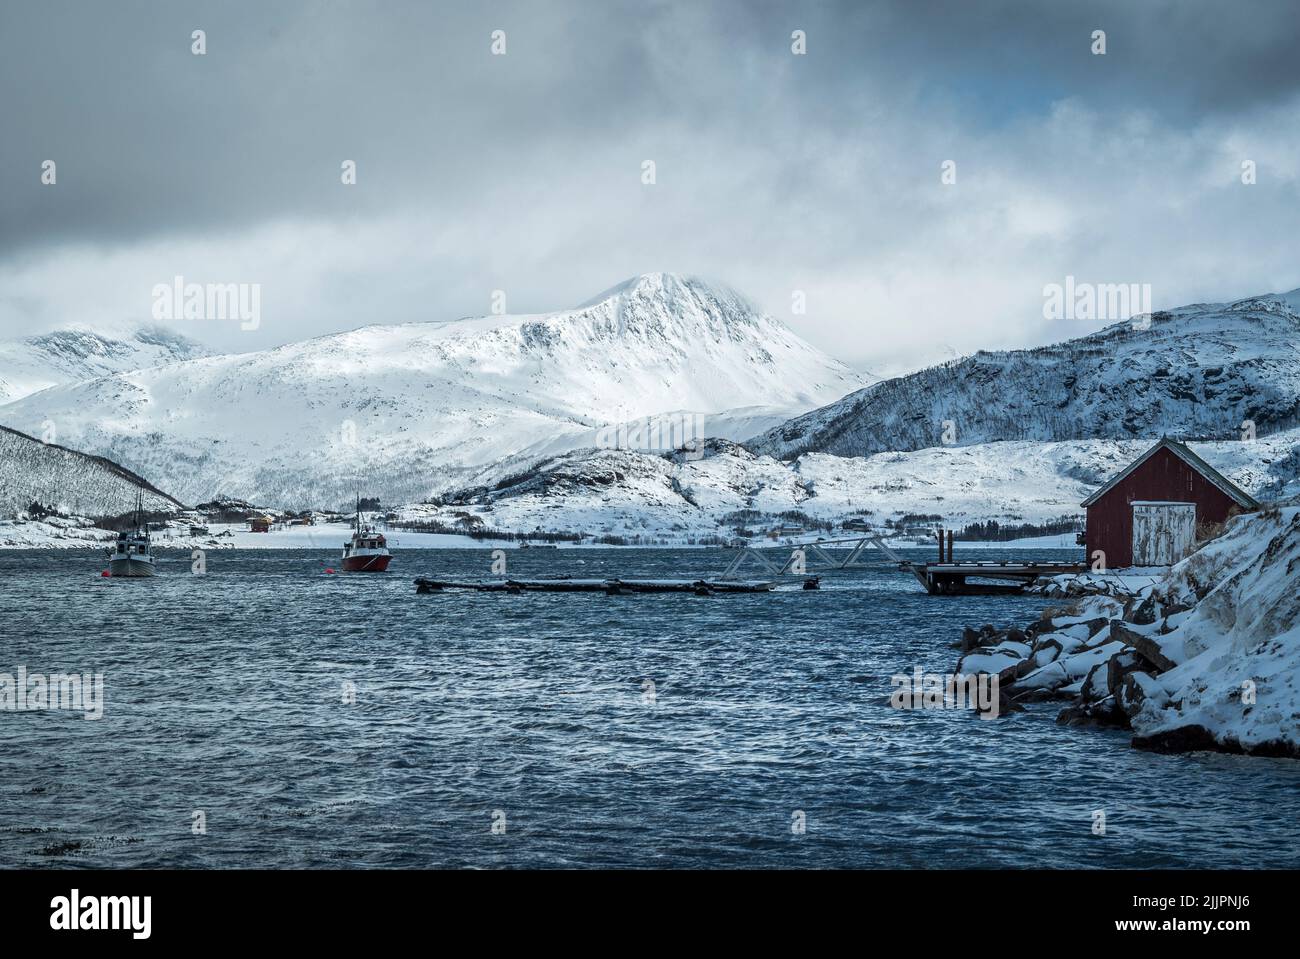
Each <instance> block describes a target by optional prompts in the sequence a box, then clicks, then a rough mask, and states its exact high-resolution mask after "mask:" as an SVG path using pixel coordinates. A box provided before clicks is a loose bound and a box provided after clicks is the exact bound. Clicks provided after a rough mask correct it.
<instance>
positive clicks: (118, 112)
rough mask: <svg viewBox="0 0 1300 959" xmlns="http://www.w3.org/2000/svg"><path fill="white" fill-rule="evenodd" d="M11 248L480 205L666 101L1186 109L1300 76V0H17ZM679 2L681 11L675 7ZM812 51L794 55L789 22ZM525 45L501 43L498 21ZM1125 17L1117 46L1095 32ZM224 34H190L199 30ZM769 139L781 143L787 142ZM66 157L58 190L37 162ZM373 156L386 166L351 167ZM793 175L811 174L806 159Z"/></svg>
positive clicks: (765, 108) (7, 174)
mask: <svg viewBox="0 0 1300 959" xmlns="http://www.w3.org/2000/svg"><path fill="white" fill-rule="evenodd" d="M0 17H2V18H3V29H2V30H0V90H3V91H4V92H3V95H2V96H3V100H2V103H0V109H2V111H3V129H4V139H3V141H2V142H0V175H2V176H3V179H4V190H3V193H2V194H0V231H2V232H0V249H3V250H4V251H5V252H7V253H9V254H13V253H14V252H16V251H17V250H18V249H26V250H30V249H31V248H32V246H33V245H35V244H40V243H47V242H51V241H58V240H61V239H65V238H71V237H76V238H85V239H91V240H94V241H97V242H111V241H114V240H120V239H128V238H131V237H135V236H139V235H141V234H150V233H164V234H166V233H172V232H186V231H191V230H200V229H214V228H215V229H222V228H238V227H243V226H246V225H248V223H249V222H250V221H251V220H256V219H261V218H270V217H277V216H283V215H286V214H289V215H292V214H299V213H300V214H304V215H310V216H318V215H325V216H339V217H347V216H349V215H353V214H355V213H356V212H358V207H361V208H363V209H364V208H367V207H370V208H381V207H396V206H401V205H404V204H409V203H411V202H413V201H415V200H419V201H420V202H432V203H434V204H435V206H434V208H433V211H434V213H435V214H437V213H444V214H452V213H454V212H459V213H461V214H465V213H468V212H470V211H472V209H473V206H474V204H473V198H474V197H475V195H479V194H481V193H483V192H485V191H490V188H491V183H492V182H493V179H494V178H499V177H506V176H518V175H520V173H519V170H520V166H521V165H525V164H527V162H528V161H529V159H530V158H533V157H536V156H537V155H538V154H542V153H556V154H563V153H564V152H566V151H573V152H579V151H582V150H584V149H585V148H586V147H588V146H589V145H590V144H592V143H593V142H594V141H608V140H611V139H617V138H632V137H634V136H635V135H636V134H637V132H638V131H640V130H643V129H646V128H648V127H652V126H654V125H656V124H659V123H671V124H675V125H680V126H687V127H690V126H695V125H700V124H710V125H715V126H720V127H723V128H726V129H728V130H731V131H734V132H735V134H736V135H737V136H738V137H739V138H740V141H741V142H749V143H750V145H751V146H753V145H754V141H757V142H758V143H762V142H765V141H771V140H777V141H779V140H780V139H781V138H782V137H783V136H785V137H797V136H798V135H799V133H800V131H801V130H802V129H803V128H804V127H805V126H806V125H810V124H816V125H820V126H824V125H828V124H829V125H837V126H839V127H841V128H842V129H843V130H844V132H845V133H846V134H850V135H851V133H852V131H853V127H854V121H855V117H857V116H858V115H859V114H858V110H860V109H870V108H872V107H875V108H878V107H879V106H880V104H879V98H880V97H890V98H896V100H897V101H898V102H900V103H910V104H911V105H912V106H913V107H914V108H916V109H922V108H925V106H926V105H927V104H930V103H933V102H936V101H940V100H952V101H954V102H956V103H958V104H960V105H961V106H962V108H963V109H964V110H969V111H974V112H975V113H976V114H982V115H985V116H986V117H987V122H988V123H989V124H990V125H996V124H999V123H1001V122H1003V121H1004V120H1005V119H1006V117H1007V116H1008V115H1014V114H1016V113H1019V112H1023V111H1036V110H1041V109H1042V108H1043V107H1044V106H1045V105H1046V104H1047V103H1048V102H1050V101H1051V100H1052V99H1055V98H1058V97H1062V96H1070V95H1078V96H1083V97H1085V98H1086V99H1088V100H1089V101H1091V102H1095V103H1096V104H1098V105H1100V106H1103V107H1110V106H1122V105H1138V106H1144V107H1149V108H1152V109H1155V110H1158V111H1165V112H1167V113H1169V114H1170V115H1171V116H1173V117H1174V118H1175V119H1176V120H1177V121H1183V122H1185V121H1189V120H1191V119H1192V118H1194V117H1197V116H1200V115H1202V114H1203V113H1204V112H1205V111H1215V110H1239V109H1249V108H1251V107H1252V106H1255V105H1258V104H1260V103H1263V102H1266V101H1269V100H1273V99H1277V98H1282V97H1285V96H1286V95H1288V94H1289V93H1291V92H1292V91H1294V90H1295V88H1296V86H1297V84H1300V56H1296V55H1295V50H1296V34H1297V30H1296V15H1295V9H1294V6H1293V5H1291V4H1288V3H1281V2H1279V3H1261V4H1246V5H1244V6H1237V5H1224V4H1210V3H1187V2H1172V3H1140V4H1134V3H1129V2H1115V3H1101V4H1087V3H1081V4H1059V3H1008V2H1002V3H998V2H983V3H972V2H958V0H953V2H945V3H940V2H899V3H886V4H882V3H877V4H872V3H861V2H847V3H841V4H826V3H820V2H817V3H804V4H798V3H757V4H755V3H743V2H733V3H717V4H704V5H694V4H682V5H672V4H664V3H644V2H637V3H621V4H616V3H602V2H596V0H589V2H580V3H569V2H566V3H560V2H554V0H552V2H533V3H518V4H477V3H441V4H439V3H410V4H398V3H378V2H375V3H364V4H346V3H291V2H279V3H261V2H258V3H234V4H230V3H159V2H155V3H142V2H136V3H113V4H104V3H95V2H91V0H83V2H54V3H46V2H42V3H26V2H9V3H6V4H5V5H4V7H3V13H0ZM674 24H675V27H674V26H673V25H674ZM795 27H798V28H802V29H805V30H806V31H808V33H809V36H810V44H811V46H812V50H813V53H814V54H815V55H814V56H812V57H810V58H808V59H807V60H806V61H805V62H803V63H800V64H799V71H800V75H799V76H797V77H796V76H793V75H791V72H790V68H789V51H788V45H789V33H790V30H791V29H792V28H795ZM496 28H502V29H506V30H507V38H508V44H509V53H508V55H507V56H505V57H499V58H494V57H488V56H485V51H486V49H487V45H488V42H489V41H488V36H489V33H490V31H491V30H493V29H496ZM1094 28H1103V29H1105V30H1106V31H1107V38H1108V44H1109V51H1108V56H1107V57H1106V58H1104V59H1103V58H1097V57H1093V56H1091V55H1090V54H1089V51H1088V42H1087V39H1086V38H1087V36H1088V34H1089V33H1090V32H1091V30H1092V29H1094ZM193 29H203V30H205V31H206V33H207V43H208V53H207V55H206V56H204V57H195V56H192V55H191V53H190V42H191V41H190V33H191V31H192V30H193ZM769 148H771V147H769ZM47 158H54V159H56V162H58V164H59V173H60V177H61V184H60V189H59V190H57V191H44V192H43V191H42V190H41V188H40V184H39V181H38V178H37V173H38V171H39V162H40V161H41V160H44V159H47ZM344 158H348V159H356V160H357V161H358V162H359V164H360V166H361V171H362V172H361V175H362V177H364V180H365V182H366V186H367V189H366V190H364V191H355V192H354V193H351V194H341V193H340V191H338V190H337V189H335V182H336V179H337V176H336V174H337V169H338V164H339V162H341V160H342V159H344ZM786 173H787V175H789V176H791V177H796V178H797V171H796V170H793V169H792V170H787V171H786Z"/></svg>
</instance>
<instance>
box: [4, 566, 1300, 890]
mask: <svg viewBox="0 0 1300 959" xmlns="http://www.w3.org/2000/svg"><path fill="white" fill-rule="evenodd" d="M917 555H918V556H919V555H920V554H917ZM1054 555H1055V556H1057V557H1059V556H1060V555H1061V554H1051V553H1046V552H1045V553H1040V554H1037V555H1036V556H1035V558H1052V557H1053V556H1054ZM1026 558H1028V557H1026ZM489 561H490V559H489V555H488V553H487V552H486V551H441V550H439V551H432V550H431V551H417V550H406V551H402V552H400V553H398V559H397V561H396V562H395V563H394V566H393V570H392V571H391V572H390V573H388V574H386V575H360V574H357V575H350V576H349V575H326V574H324V573H323V569H324V568H325V567H326V566H327V565H331V564H335V563H336V562H337V557H336V556H335V554H334V553H332V552H331V553H324V552H321V553H313V552H300V551H277V552H270V551H268V552H261V551H238V552H225V553H212V554H209V565H208V573H207V575H204V576H194V575H191V574H190V571H189V570H190V563H189V557H188V554H182V553H179V552H174V553H170V554H168V553H164V554H162V557H161V559H160V570H161V572H162V575H161V576H159V577H158V578H157V579H154V580H151V581H124V580H105V579H101V578H100V577H99V575H98V573H99V570H100V568H101V567H102V565H103V564H102V562H101V561H100V559H99V556H98V554H91V553H77V552H56V551H49V552H17V551H10V552H0V651H2V653H0V672H10V673H13V672H15V671H16V670H17V668H18V667H19V666H26V667H27V669H28V670H29V671H30V672H45V673H48V672H52V671H79V672H80V671H102V672H103V673H104V674H105V684H106V696H107V704H106V707H105V713H104V716H103V718H102V719H101V720H98V721H87V720H85V719H83V718H81V717H80V716H79V715H77V714H71V713H67V712H55V711H46V712H0V866H36V867H42V866H49V867H106V866H113V867H125V866H140V867H160V866H179V867H235V866H269V867H311V866H334V867H337V866H348V867H410V866H421V867H432V866H451V867H489V868H493V867H592V866H603V867H610V866H617V867H660V866H674V867H779V866H787V867H904V866H907V867H918V866H919V867H931V868H947V867H957V866H977V867H978V866H987V867H1021V866H1084V867H1121V866H1125V867H1177V866H1208V867H1219V866H1225V867H1226V866H1244V867H1279V866H1288V867H1293V868H1294V867H1296V866H1300V822H1298V821H1297V815H1296V813H1297V795H1298V794H1300V763H1296V762H1294V761H1286V760H1270V759H1258V758H1244V757H1234V756H1221V755H1208V754H1201V755H1189V756H1160V755H1152V754H1148V753H1142V752H1137V751H1135V750H1133V749H1131V748H1129V746H1128V735H1127V734H1125V733H1123V732H1114V731H1097V730H1083V729H1070V728H1065V727H1061V726H1057V725H1056V724H1055V723H1054V721H1053V720H1054V717H1055V715H1056V713H1057V712H1058V711H1059V708H1060V707H1059V706H1057V705H1054V704H1048V705H1041V706H1035V707H1032V708H1031V709H1030V711H1029V712H1027V713H1021V714H1016V715H1013V716H1010V717H1006V718H1003V719H999V720H997V721H992V722H989V721H981V720H979V719H977V718H976V717H975V716H974V715H973V714H971V713H968V712H963V711H934V710H930V711H915V712H904V711H899V710H895V709H892V708H890V706H889V705H888V696H889V692H890V688H891V687H890V684H889V677H890V676H891V675H893V674H895V673H910V672H911V671H912V670H913V669H914V668H915V667H917V666H921V667H923V668H925V669H927V670H930V671H934V672H950V671H951V670H952V669H953V667H954V665H955V662H956V656H957V653H956V651H955V650H953V649H952V648H950V645H951V644H952V643H953V642H955V641H956V640H957V639H958V638H959V636H960V632H961V627H962V626H963V625H964V624H971V625H979V624H982V623H985V622H992V623H995V624H1002V625H1006V624H1018V625H1023V624H1024V623H1026V622H1028V621H1030V620H1032V619H1034V618H1036V614H1037V612H1038V610H1039V609H1040V608H1041V605H1042V603H1041V601H1040V600H1036V599H1033V598H1027V597H1019V596H1013V597H973V598H972V597H968V598H960V597H957V598H939V597H929V596H926V595H925V594H923V593H922V592H921V591H920V589H919V587H918V586H917V584H916V583H915V581H914V580H912V579H911V577H909V576H907V575H905V574H901V573H898V572H897V571H896V570H894V569H893V568H892V567H890V566H889V565H887V564H880V565H878V566H874V567H872V568H869V569H865V570H859V571H856V572H853V573H849V574H843V575H841V576H839V577H838V578H835V579H831V578H829V577H828V578H827V579H826V581H825V582H824V588H823V589H822V590H820V591H818V592H803V591H792V592H780V593H775V594H770V595H760V596H726V597H722V596H718V597H696V596H693V595H663V596H618V597H607V596H604V595H600V594H595V595H586V594H576V595H565V594H559V595H557V594H524V595H520V596H511V595H505V594H451V593H449V594H445V595H431V596H417V595H416V594H415V592H414V590H413V588H412V585H411V579H412V577H414V576H416V575H420V574H433V575H438V576H452V575H471V576H486V575H487V574H488V572H489V571H488V563H489ZM579 561H583V562H581V563H580V562H579ZM719 568H720V554H718V553H716V552H706V551H702V550H700V551H677V552H673V551H645V550H612V549H611V550H600V551H590V550H559V551H549V550H548V551H533V552H512V553H511V554H510V573H511V575H515V576H520V577H524V576H531V575H556V574H564V573H569V574H573V575H577V576H611V575H620V576H625V577H631V576H656V577H658V576H698V575H703V574H711V573H716V572H717V571H718V569H719ZM647 680H649V681H652V682H653V684H654V687H653V689H654V696H653V701H650V697H648V696H647V691H648V689H649V687H648V685H647V682H646V681H647ZM346 684H354V686H355V690H356V695H355V699H356V701H355V703H354V704H347V703H344V702H343V700H344V698H345V697H344V691H345V689H346V688H347V685H346ZM1096 810H1104V811H1105V814H1106V833H1105V835H1104V836H1102V835H1096V834H1094V832H1093V824H1094V812H1095V811H1096ZM196 811H202V812H203V814H204V816H205V819H206V829H207V832H206V834H203V835H196V834H195V833H194V832H193V829H192V825H193V823H194V814H195V812H196ZM800 814H802V817H803V821H804V822H806V831H805V832H803V833H802V834H799V833H797V832H795V831H794V830H792V824H794V823H796V822H798V821H799V816H800ZM494 822H496V823H497V824H498V831H496V832H494V831H493V825H494ZM502 822H503V823H504V831H500V824H501V823H502Z"/></svg>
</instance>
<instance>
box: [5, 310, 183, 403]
mask: <svg viewBox="0 0 1300 959" xmlns="http://www.w3.org/2000/svg"><path fill="white" fill-rule="evenodd" d="M207 355H209V350H208V349H207V347H205V346H203V345H202V344H200V343H197V342H195V341H194V340H191V339H189V338H188V337H185V336H182V335H180V334H179V333H175V332H173V331H172V330H168V329H167V328H165V327H161V326H142V327H138V328H136V329H131V330H125V331H121V332H115V331H107V330H88V329H80V328H69V329H63V330H56V331H54V332H52V333H42V334H40V335H38V336H29V337H26V338H25V339H20V340H4V341H0V403H7V402H11V401H13V400H17V399H21V398H22V397H24V396H27V395H28V394H30V393H35V392H37V391H38V390H43V389H46V388H48V387H51V386H58V385H60V384H63V383H76V382H79V381H81V380H88V379H91V378H93V377H96V376H105V375H107V374H110V373H122V372H126V371H128V370H141V369H145V368H146V367H151V366H159V365H161V364H163V363H173V362H177V361H180V360H192V359H196V358H198V357H201V356H207ZM29 425H30V424H29Z"/></svg>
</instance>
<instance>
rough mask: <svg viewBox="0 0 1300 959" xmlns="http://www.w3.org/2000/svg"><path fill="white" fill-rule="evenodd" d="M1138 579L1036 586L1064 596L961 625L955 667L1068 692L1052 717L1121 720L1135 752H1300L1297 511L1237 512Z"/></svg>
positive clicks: (1045, 692) (1022, 695)
mask: <svg viewBox="0 0 1300 959" xmlns="http://www.w3.org/2000/svg"><path fill="white" fill-rule="evenodd" d="M1144 578H1149V576H1148V575H1147V574H1144V573H1142V574H1137V575H1135V576H1131V577H1130V576H1127V575H1124V574H1121V575H1120V576H1118V577H1110V576H1086V577H1058V578H1057V579H1056V580H1055V581H1053V582H1052V583H1050V584H1048V585H1047V590H1046V591H1047V593H1048V595H1052V594H1053V593H1055V594H1057V595H1064V596H1074V597H1077V598H1076V599H1075V600H1074V602H1073V603H1072V604H1071V605H1069V606H1066V607H1063V608H1058V609H1049V610H1047V611H1045V612H1044V613H1043V615H1042V617H1041V618H1040V620H1039V621H1038V622H1036V623H1033V624H1031V625H1030V626H1029V627H1028V628H1027V629H1025V630H1018V629H1014V630H1007V631H1003V632H995V631H993V630H990V629H985V630H983V631H981V632H979V633H977V632H975V631H974V630H970V629H968V630H967V631H966V634H965V636H964V638H963V640H962V648H963V655H962V657H961V659H960V660H959V662H958V666H957V671H958V672H959V673H971V672H986V673H996V674H998V677H999V686H1000V688H1001V690H1002V692H1003V693H1005V694H1007V697H1008V699H1009V701H1010V702H1011V703H1013V704H1015V703H1023V702H1027V701H1034V700H1041V699H1065V700H1068V701H1069V702H1070V703H1071V705H1070V706H1069V707H1068V708H1067V709H1066V710H1065V711H1064V712H1062V713H1061V715H1060V717H1059V718H1058V722H1062V723H1067V724H1072V725H1073V724H1079V725H1086V724H1100V725H1110V726H1120V727H1125V728H1130V729H1132V730H1133V732H1134V738H1133V745H1134V746H1135V747H1137V748H1143V749H1151V750H1156V751H1168V752H1182V751H1190V750H1202V749H1213V750H1219V751H1223V752H1240V753H1249V754H1253V755H1265V756H1290V757H1295V758H1300V506H1297V505H1295V504H1294V502H1292V503H1291V504H1290V505H1287V506H1283V507H1280V508H1275V509H1269V510H1265V511H1262V512H1260V513H1256V514H1251V515H1246V516H1239V517H1236V518H1234V519H1233V520H1232V521H1231V522H1230V523H1229V525H1228V527H1227V529H1226V530H1225V532H1224V533H1223V535H1221V536H1220V537H1218V538H1217V539H1215V540H1212V541H1211V542H1209V543H1207V544H1206V545H1205V546H1203V547H1202V548H1201V549H1200V550H1198V551H1197V552H1195V553H1194V554H1192V555H1191V556H1189V557H1188V558H1187V559H1185V560H1184V561H1183V562H1181V563H1179V564H1178V565H1176V566H1174V567H1172V568H1171V569H1169V570H1168V571H1166V572H1165V573H1164V574H1163V575H1161V576H1158V577H1156V578H1155V579H1154V581H1152V582H1147V583H1146V584H1145V585H1142V584H1141V583H1140V581H1141V580H1142V579H1144ZM1129 586H1135V587H1136V589H1134V590H1133V591H1132V592H1130V591H1129V589H1128V587H1129Z"/></svg>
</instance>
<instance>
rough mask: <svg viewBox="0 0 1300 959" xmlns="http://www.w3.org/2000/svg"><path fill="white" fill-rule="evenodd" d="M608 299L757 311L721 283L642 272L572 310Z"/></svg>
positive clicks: (733, 310) (676, 275)
mask: <svg viewBox="0 0 1300 959" xmlns="http://www.w3.org/2000/svg"><path fill="white" fill-rule="evenodd" d="M611 300H617V301H623V302H631V301H637V300H640V301H655V302H659V303H661V304H663V305H664V306H666V307H669V308H673V307H677V308H692V307H693V308H696V309H706V310H707V309H709V308H711V307H712V308H717V309H720V310H723V311H725V312H729V313H738V314H757V313H758V312H759V310H758V308H757V307H755V306H754V304H753V303H751V302H750V301H749V299H748V298H746V297H745V296H744V295H742V294H741V293H738V292H737V291H735V290H733V289H732V288H731V287H729V286H727V285H726V284H723V283H717V282H713V281H711V280H705V279H703V278H701V277H698V276H688V275H685V274H681V273H642V274H640V275H639V276H633V277H629V278H628V279H626V280H624V281H623V282H622V283H619V284H617V285H615V286H612V287H610V288H609V289H608V290H605V291H604V292H603V293H600V294H599V295H597V296H595V297H593V298H592V299H590V300H587V301H586V302H585V303H583V304H581V305H580V306H578V307H577V308H576V311H581V310H587V309H590V308H591V307H593V306H598V305H600V304H602V303H606V302H608V301H611Z"/></svg>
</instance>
